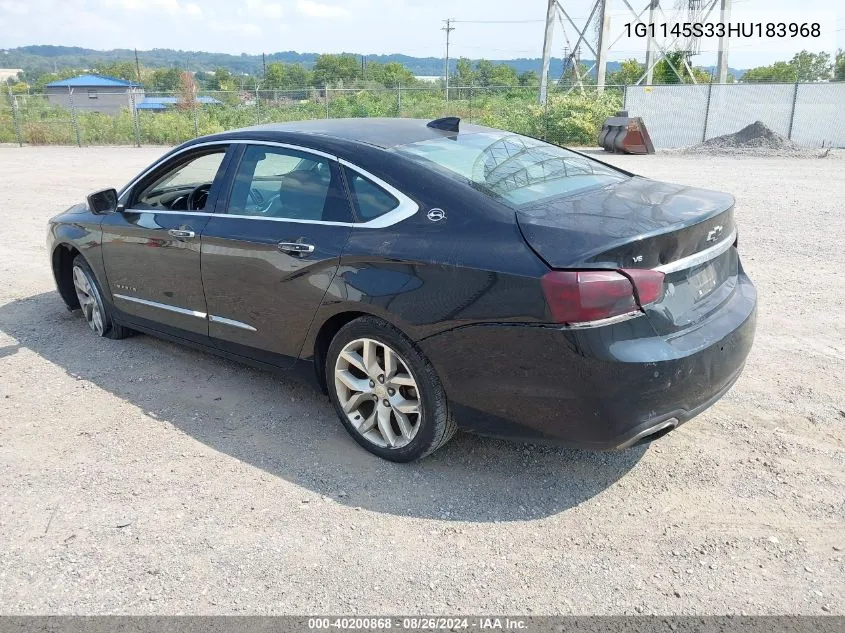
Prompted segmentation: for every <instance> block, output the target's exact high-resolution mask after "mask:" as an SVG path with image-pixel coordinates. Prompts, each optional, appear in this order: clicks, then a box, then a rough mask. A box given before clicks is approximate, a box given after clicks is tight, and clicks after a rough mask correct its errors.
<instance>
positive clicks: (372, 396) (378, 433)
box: [326, 316, 456, 462]
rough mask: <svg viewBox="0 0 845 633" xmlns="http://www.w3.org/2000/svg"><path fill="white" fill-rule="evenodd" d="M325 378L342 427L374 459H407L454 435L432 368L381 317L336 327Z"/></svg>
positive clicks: (420, 455)
mask: <svg viewBox="0 0 845 633" xmlns="http://www.w3.org/2000/svg"><path fill="white" fill-rule="evenodd" d="M326 381H327V383H328V385H327V386H328V391H329V397H330V398H331V400H332V403H333V404H334V406H335V409H336V410H337V414H338V416H339V417H340V419H341V422H343V425H344V427H346V430H347V431H348V432H349V433H350V435H352V437H353V438H354V439H355V441H356V442H358V443H359V444H360V445H361V446H363V447H364V448H366V449H367V450H368V451H370V452H371V453H374V454H376V455H378V456H379V457H383V458H385V459H389V460H391V461H396V462H410V461H413V460H415V459H419V458H421V457H425V456H426V455H429V454H430V453H433V452H434V451H435V450H437V449H438V448H440V447H441V446H443V445H444V444H445V443H446V442H448V441H449V440H450V439H451V438H452V436H453V435H454V434H455V430H456V427H455V424H454V422H453V421H452V417H451V414H450V413H449V407H448V403H447V402H446V394H445V392H444V390H443V386H442V385H441V384H440V379H439V377H438V376H437V372H436V371H435V370H434V367H433V366H432V365H431V363H430V362H429V361H428V359H426V358H425V356H423V354H422V353H421V352H420V351H419V350H417V349H416V347H415V346H414V345H413V343H412V342H411V341H410V340H409V339H408V338H407V337H406V336H405V335H404V334H402V333H401V332H400V331H399V330H397V329H396V328H394V327H393V326H391V325H390V324H388V323H386V322H384V321H382V320H381V319H377V318H374V317H369V316H367V317H361V318H359V319H355V320H354V321H351V322H350V323H348V324H347V325H345V326H344V327H343V328H341V329H340V331H339V332H338V333H337V334H336V335H335V337H334V339H333V340H332V342H331V345H330V346H329V350H328V354H327V358H326Z"/></svg>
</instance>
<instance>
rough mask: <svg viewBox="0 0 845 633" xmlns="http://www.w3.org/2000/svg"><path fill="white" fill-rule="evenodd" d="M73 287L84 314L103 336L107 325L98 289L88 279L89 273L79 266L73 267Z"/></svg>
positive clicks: (89, 324) (98, 333)
mask: <svg viewBox="0 0 845 633" xmlns="http://www.w3.org/2000/svg"><path fill="white" fill-rule="evenodd" d="M73 287H74V289H75V290H76V298H77V299H79V307H80V308H81V309H82V315H83V316H84V317H85V320H86V321H87V322H88V327H90V328H91V329H92V330H93V331H94V332H95V333H96V334H97V336H102V335H103V331H104V329H105V326H104V324H103V311H102V309H101V307H100V302H99V301H98V300H97V295H96V290H95V289H94V286H93V284H92V283H91V281H90V280H89V279H88V275H86V274H85V271H84V270H82V268H81V267H79V266H74V267H73Z"/></svg>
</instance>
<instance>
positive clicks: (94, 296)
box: [72, 255, 131, 339]
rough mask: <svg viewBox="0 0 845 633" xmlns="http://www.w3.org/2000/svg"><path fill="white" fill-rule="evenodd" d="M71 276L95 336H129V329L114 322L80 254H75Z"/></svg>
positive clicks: (80, 304)
mask: <svg viewBox="0 0 845 633" xmlns="http://www.w3.org/2000/svg"><path fill="white" fill-rule="evenodd" d="M72 277H73V289H74V291H75V292H76V298H77V299H78V300H79V308H80V310H81V311H82V316H83V317H84V318H85V321H86V322H87V323H88V327H90V328H91V331H92V332H94V334H96V335H97V336H102V337H105V338H111V339H121V338H126V337H127V336H129V335H130V334H131V330H129V329H128V328H125V327H123V326H122V325H118V324H117V323H115V322H114V319H113V318H112V316H111V312H110V311H109V309H108V306H106V303H105V302H104V301H103V295H102V293H101V292H100V287H99V286H98V285H97V278H96V277H94V273H93V271H92V270H91V267H90V266H89V265H88V262H86V261H85V259H84V258H83V257H82V256H81V255H77V256H76V257H75V258H74V260H73V270H72Z"/></svg>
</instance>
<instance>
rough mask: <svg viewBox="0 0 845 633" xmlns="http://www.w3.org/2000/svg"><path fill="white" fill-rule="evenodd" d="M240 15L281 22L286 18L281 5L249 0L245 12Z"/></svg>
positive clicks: (262, 0) (261, 0) (260, 0)
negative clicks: (283, 17)
mask: <svg viewBox="0 0 845 633" xmlns="http://www.w3.org/2000/svg"><path fill="white" fill-rule="evenodd" d="M239 13H243V14H244V15H248V16H250V17H261V18H268V19H271V20H279V19H281V18H282V16H284V11H283V10H282V5H281V4H279V3H278V2H265V1H264V0H247V1H246V6H245V8H244V10H242V11H240V12H239Z"/></svg>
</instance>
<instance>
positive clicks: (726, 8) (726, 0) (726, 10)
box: [716, 0, 731, 84]
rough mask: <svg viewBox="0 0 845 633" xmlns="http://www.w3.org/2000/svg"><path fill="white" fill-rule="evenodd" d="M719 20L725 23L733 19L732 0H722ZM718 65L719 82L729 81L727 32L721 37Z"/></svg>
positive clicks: (717, 58)
mask: <svg viewBox="0 0 845 633" xmlns="http://www.w3.org/2000/svg"><path fill="white" fill-rule="evenodd" d="M719 8H720V12H719V20H720V21H721V23H722V24H724V25H725V29H726V30H727V24H728V22H730V20H731V0H721V5H720V7H719ZM716 67H717V68H718V69H719V83H720V84H724V83H727V82H728V35H727V32H726V33H725V35H724V36H723V37H720V38H719V53H718V56H717V57H716Z"/></svg>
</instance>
